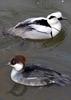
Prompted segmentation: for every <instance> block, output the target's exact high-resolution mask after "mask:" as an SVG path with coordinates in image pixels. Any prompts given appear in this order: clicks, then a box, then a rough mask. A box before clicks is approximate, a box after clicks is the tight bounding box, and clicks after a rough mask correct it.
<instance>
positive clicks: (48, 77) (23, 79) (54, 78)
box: [10, 56, 71, 86]
mask: <svg viewBox="0 0 71 100" xmlns="http://www.w3.org/2000/svg"><path fill="white" fill-rule="evenodd" d="M17 57H18V56H17ZM19 60H22V59H19ZM14 62H15V61H14V59H13V60H12V62H11V65H10V66H12V67H14V68H13V69H12V72H11V79H12V80H13V81H14V82H16V83H19V84H23V85H27V86H45V85H47V86H49V85H51V84H57V85H61V86H65V85H67V84H70V82H71V79H70V78H69V76H66V75H63V74H61V73H59V72H57V71H54V70H52V69H49V68H45V66H38V65H31V64H29V65H25V68H23V67H24V66H23V65H22V63H17V64H15V65H13V64H12V63H14ZM17 62H18V60H17Z"/></svg>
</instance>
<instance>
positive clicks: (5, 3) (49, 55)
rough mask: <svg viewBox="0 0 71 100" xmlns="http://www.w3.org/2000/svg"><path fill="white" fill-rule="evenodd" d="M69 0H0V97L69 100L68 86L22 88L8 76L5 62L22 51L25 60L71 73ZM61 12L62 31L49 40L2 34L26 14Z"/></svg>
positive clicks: (34, 15)
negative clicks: (34, 39)
mask: <svg viewBox="0 0 71 100" xmlns="http://www.w3.org/2000/svg"><path fill="white" fill-rule="evenodd" d="M70 10H71V1H70V0H53V1H52V0H0V100H71V86H67V87H58V86H52V87H43V88H41V87H40V88H36V87H25V86H23V85H18V84H15V83H14V82H12V81H11V79H10V71H11V68H10V67H8V66H7V62H9V60H10V59H11V57H13V56H14V55H16V54H25V56H26V57H27V62H28V63H35V64H43V65H47V66H49V67H50V68H53V69H55V70H57V71H60V72H62V73H66V74H69V75H70V74H71V13H70ZM54 11H61V12H62V13H63V15H64V16H65V17H67V19H68V20H66V21H63V22H62V26H63V27H62V31H61V32H60V34H59V35H58V36H56V37H55V38H54V39H50V40H41V41H37V40H36V41H33V40H22V39H21V38H19V37H12V36H9V37H7V36H2V35H1V34H2V33H4V32H6V30H8V29H9V28H10V27H12V26H14V25H15V24H16V23H18V22H19V21H22V20H25V19H26V18H29V17H37V16H44V17H46V16H47V15H48V14H49V13H52V12H54Z"/></svg>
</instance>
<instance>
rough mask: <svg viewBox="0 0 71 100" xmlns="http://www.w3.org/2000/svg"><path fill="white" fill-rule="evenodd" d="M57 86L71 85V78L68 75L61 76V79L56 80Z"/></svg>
mask: <svg viewBox="0 0 71 100" xmlns="http://www.w3.org/2000/svg"><path fill="white" fill-rule="evenodd" d="M55 84H57V85H59V86H67V85H70V84H71V78H70V76H68V75H65V74H61V75H60V77H57V78H56V79H55Z"/></svg>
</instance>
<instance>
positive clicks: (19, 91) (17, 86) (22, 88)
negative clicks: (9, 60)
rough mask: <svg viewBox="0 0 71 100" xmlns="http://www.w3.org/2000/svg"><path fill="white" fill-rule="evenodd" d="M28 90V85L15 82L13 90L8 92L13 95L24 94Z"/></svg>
mask: <svg viewBox="0 0 71 100" xmlns="http://www.w3.org/2000/svg"><path fill="white" fill-rule="evenodd" d="M26 91H27V87H26V86H24V85H20V84H14V85H13V87H12V88H11V90H10V91H9V92H8V93H10V94H12V95H13V96H22V95H23V94H24V93H25V92H26Z"/></svg>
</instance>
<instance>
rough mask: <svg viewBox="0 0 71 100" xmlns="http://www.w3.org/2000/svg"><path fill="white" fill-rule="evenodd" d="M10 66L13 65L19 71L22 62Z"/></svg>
mask: <svg viewBox="0 0 71 100" xmlns="http://www.w3.org/2000/svg"><path fill="white" fill-rule="evenodd" d="M11 66H12V67H14V68H15V69H16V70H17V71H20V70H22V68H23V64H22V63H17V64H15V65H11Z"/></svg>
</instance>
